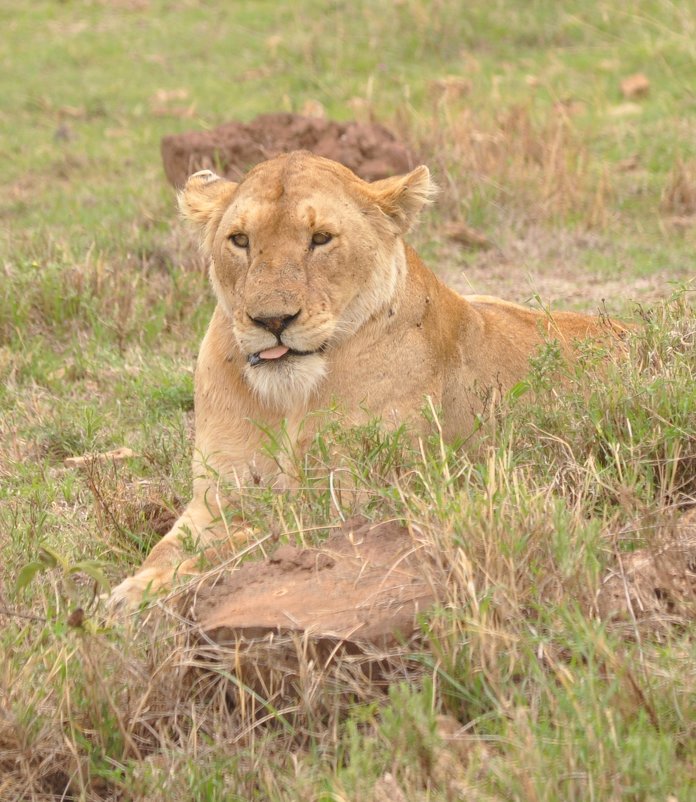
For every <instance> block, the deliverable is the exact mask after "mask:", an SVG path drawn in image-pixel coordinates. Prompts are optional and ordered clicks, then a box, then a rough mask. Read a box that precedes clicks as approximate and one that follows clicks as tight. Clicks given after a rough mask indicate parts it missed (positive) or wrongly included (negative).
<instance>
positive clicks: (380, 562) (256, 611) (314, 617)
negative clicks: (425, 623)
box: [193, 522, 434, 647]
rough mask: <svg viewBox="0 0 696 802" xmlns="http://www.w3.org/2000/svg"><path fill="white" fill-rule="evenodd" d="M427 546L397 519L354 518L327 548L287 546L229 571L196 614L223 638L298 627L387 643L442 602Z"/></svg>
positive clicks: (317, 635)
mask: <svg viewBox="0 0 696 802" xmlns="http://www.w3.org/2000/svg"><path fill="white" fill-rule="evenodd" d="M420 552H421V547H420V545H419V544H418V543H416V542H414V540H413V538H412V536H411V535H410V533H409V531H408V530H407V529H405V528H404V527H402V526H399V525H397V524H396V523H393V522H390V523H381V524H370V523H365V522H360V523H359V524H358V525H357V526H356V525H355V523H354V524H353V525H352V526H351V524H350V522H349V523H348V524H346V525H345V526H344V527H343V528H342V529H341V530H340V531H339V532H337V533H335V534H333V535H331V536H330V537H329V539H328V540H327V541H326V542H325V543H324V544H323V545H322V547H321V548H320V549H319V548H317V549H313V548H312V549H298V548H295V547H294V546H290V545H283V546H280V547H279V548H278V549H277V550H276V552H275V553H274V554H273V555H272V556H271V557H269V558H268V559H266V560H262V561H259V562H253V563H246V564H244V565H242V566H241V567H240V568H238V569H236V570H235V571H232V572H228V573H226V574H224V575H223V576H221V577H220V578H219V579H217V581H216V582H215V584H214V586H212V587H208V588H203V589H202V590H200V591H199V592H198V594H197V597H196V600H195V603H194V606H193V616H194V619H195V620H196V621H197V622H198V624H199V626H200V628H201V630H202V631H203V632H204V633H206V635H207V637H209V638H211V639H212V640H214V641H216V642H218V643H229V642H236V641H237V640H238V639H239V638H240V637H244V638H247V639H251V638H258V637H265V636H266V635H268V634H273V635H275V636H277V635H280V634H283V633H291V632H292V633H301V634H303V635H306V636H309V637H311V638H312V639H314V640H321V639H329V640H332V641H345V642H348V641H350V642H353V643H355V644H361V643H371V644H374V645H377V646H380V647H387V646H390V645H393V644H395V643H397V642H400V641H401V640H402V639H403V638H408V637H410V636H411V635H412V634H413V632H414V630H415V628H416V626H415V625H416V615H417V613H418V612H419V611H422V610H424V609H426V608H427V607H430V606H431V605H432V603H433V601H434V596H433V591H432V588H431V587H430V585H429V584H428V582H427V579H426V577H425V576H424V575H423V574H424V572H423V565H422V564H423V557H422V555H421V553H420Z"/></svg>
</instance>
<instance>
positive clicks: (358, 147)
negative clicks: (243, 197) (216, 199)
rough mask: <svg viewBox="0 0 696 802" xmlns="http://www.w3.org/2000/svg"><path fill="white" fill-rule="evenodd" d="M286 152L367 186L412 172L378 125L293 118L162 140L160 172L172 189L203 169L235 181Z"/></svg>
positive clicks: (405, 153) (407, 156) (400, 148)
mask: <svg viewBox="0 0 696 802" xmlns="http://www.w3.org/2000/svg"><path fill="white" fill-rule="evenodd" d="M291 150H310V151H312V153H316V154H317V155H319V156H326V157H327V158H329V159H334V161H337V162H341V164H345V165H346V167H349V168H350V169H351V170H353V172H355V173H356V174H357V175H359V176H360V177H361V178H364V179H366V180H368V181H374V180H375V179H378V178H386V177H387V176H390V175H396V174H397V173H405V172H408V171H409V170H411V169H412V168H413V167H415V166H416V160H415V159H414V156H413V154H412V153H411V152H410V151H409V149H408V148H407V147H406V146H405V145H404V144H403V143H401V142H399V141H398V139H397V138H396V137H395V136H394V134H392V133H391V132H390V131H388V130H387V129H386V128H384V126H382V125H378V124H376V123H356V122H351V123H338V122H334V121H333V120H324V119H320V118H317V117H303V116H301V115H299V114H285V113H283V114H263V115H260V116H259V117H256V118H255V119H254V120H252V122H250V123H248V124H244V123H240V122H229V123H225V124H224V125H221V126H219V127H218V128H214V129H213V130H212V131H190V132H186V133H183V134H172V135H170V136H165V137H163V139H162V161H163V163H164V172H165V173H166V175H167V178H168V179H169V182H170V183H171V184H172V185H173V186H174V187H176V188H179V187H182V186H183V185H184V183H185V182H186V179H187V178H188V177H189V176H190V175H191V173H195V172H196V171H197V170H203V169H208V170H214V171H215V172H217V173H220V174H221V175H224V176H226V177H227V178H231V179H233V180H235V181H236V180H239V179H240V178H241V177H242V176H243V175H244V173H246V172H247V170H249V168H251V167H253V166H254V165H255V164H258V163H259V162H261V161H265V160H266V159H270V158H271V157H273V156H277V155H278V154H280V153H287V152H289V151H291Z"/></svg>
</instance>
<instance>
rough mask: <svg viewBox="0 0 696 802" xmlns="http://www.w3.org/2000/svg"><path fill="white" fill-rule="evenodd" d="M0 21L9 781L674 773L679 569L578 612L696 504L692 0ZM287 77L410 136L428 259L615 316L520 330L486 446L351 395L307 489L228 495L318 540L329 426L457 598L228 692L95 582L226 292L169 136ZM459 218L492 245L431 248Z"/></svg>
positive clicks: (2, 594)
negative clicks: (178, 192)
mask: <svg viewBox="0 0 696 802" xmlns="http://www.w3.org/2000/svg"><path fill="white" fill-rule="evenodd" d="M0 22H1V23H2V27H3V31H4V32H5V35H4V37H3V41H2V44H1V45H0V59H1V61H2V65H3V69H2V70H0V123H2V125H0V129H1V130H2V131H3V133H2V136H1V138H0V154H1V155H2V157H3V164H4V170H3V178H2V181H3V191H2V199H1V200H0V219H2V222H3V226H2V231H1V232H0V233H2V236H1V237H0V260H1V261H0V265H1V268H0V269H1V270H2V278H3V285H4V289H5V291H4V293H3V294H2V298H0V379H1V381H0V404H1V405H2V415H1V416H0V443H1V445H0V478H1V480H2V481H1V482H0V551H1V553H2V562H3V569H2V571H0V621H2V630H1V631H0V644H1V648H0V668H1V670H0V799H1V800H5V799H7V800H8V801H9V800H25V799H26V800H45V799H79V800H95V802H96V800H116V799H136V800H148V799H153V800H154V799H161V798H167V799H173V800H189V799H191V800H193V799H195V800H229V799H244V800H247V799H279V800H280V799H283V800H284V799H317V800H342V799H354V800H361V799H374V800H380V799H391V800H398V799H407V800H416V799H418V800H421V799H423V800H425V799H429V800H454V799H481V800H494V799H496V800H497V799H522V800H549V802H550V801H551V800H575V799H577V800H586V799H596V800H618V799H630V800H653V799H664V800H667V799H669V798H675V799H678V800H679V802H683V800H687V799H690V798H692V796H693V788H694V787H693V768H694V764H695V763H696V753H695V752H694V743H696V738H695V737H694V736H695V733H694V724H693V722H694V721H695V720H696V710H694V699H695V698H696V688H695V683H696V679H695V676H694V672H693V665H694V663H693V660H694V637H693V610H694V608H693V595H691V596H689V594H688V592H682V590H680V587H681V586H680V585H679V582H680V581H683V577H684V576H686V574H685V573H684V572H685V571H686V568H685V565H686V563H685V561H683V562H682V568H683V574H682V578H681V580H680V578H679V576H677V577H676V578H674V577H673V578H672V581H670V582H667V583H666V584H665V585H664V586H663V587H662V588H661V593H662V594H663V597H664V598H663V599H662V602H661V603H660V604H658V606H657V612H656V611H655V609H653V608H651V609H647V608H646V609H644V610H642V611H641V609H640V606H639V605H636V606H635V607H634V608H631V609H630V610H628V611H626V610H624V614H623V615H619V616H617V617H616V618H615V619H614V618H612V617H608V616H606V615H604V614H600V613H601V606H602V599H603V598H604V597H605V596H603V595H602V594H605V595H606V592H607V585H606V582H605V580H606V577H607V575H608V574H607V572H610V571H611V570H614V569H616V567H617V566H618V565H620V564H623V563H622V561H628V560H630V559H631V555H633V554H641V553H643V550H646V551H647V553H663V552H665V550H669V549H670V548H672V547H673V545H674V542H675V537H676V533H677V532H678V528H679V526H680V520H681V515H682V511H683V510H684V509H686V508H688V507H689V506H690V505H693V503H694V499H696V484H695V480H694V477H695V476H696V423H695V421H696V395H695V390H694V388H695V387H696V381H695V379H696V363H695V361H694V354H695V353H696V340H695V338H696V320H695V317H694V307H693V290H694V285H693V274H694V271H693V252H694V246H695V245H696V234H695V232H696V223H695V222H694V213H695V212H696V205H695V204H696V201H695V200H694V198H696V178H695V173H694V170H695V165H696V144H695V143H696V97H695V95H694V91H693V86H692V82H690V81H689V79H688V76H690V75H692V74H693V73H694V67H695V66H696V65H695V63H694V62H695V61H696V44H694V43H695V42H696V37H695V36H694V34H695V33H696V13H695V12H694V9H693V8H692V7H691V6H690V5H689V4H678V3H670V2H667V1H666V0H641V2H638V3H634V4H633V5H632V6H631V7H630V9H629V8H628V7H626V8H622V7H618V6H617V5H616V4H614V3H607V2H601V0H597V1H596V2H593V3H579V2H568V3H564V4H562V8H561V7H559V4H557V3H549V2H541V1H540V2H535V3H532V4H530V3H523V2H516V1H515V0H507V2H503V1H502V0H494V1H493V2H486V3H482V2H474V3H469V4H468V5H467V6H466V9H463V8H462V6H461V4H459V3H454V2H450V0H438V2H433V3H429V4H427V3H424V2H422V0H405V2H393V3H388V4H386V3H372V2H367V0H364V1H363V2H358V3H353V4H345V3H341V2H335V3H331V4H325V3H318V2H314V1H313V0H302V2H300V3H295V4H292V5H290V4H288V5H285V4H271V3H265V2H262V0H255V1H254V2H248V3H244V4H232V5H230V4H224V3H219V2H215V1H212V2H210V3H207V4H205V5H204V6H201V5H200V4H199V3H194V2H189V0H182V1H181V2H178V3H168V2H167V3H165V2H161V1H160V0H114V2H109V3H106V2H87V0H79V1H78V2H73V3H60V4H57V3H53V2H48V0H39V2H35V3H31V4H22V3H19V2H14V3H13V2H10V3H9V4H8V3H5V4H4V6H3V8H2V9H1V10H0ZM639 71H641V72H644V73H645V74H646V75H647V77H648V78H649V80H650V90H649V93H648V95H647V96H646V97H644V98H639V99H625V98H623V97H622V96H621V93H620V90H619V82H620V80H621V79H622V78H624V77H626V76H627V75H630V74H632V73H635V72H639ZM447 76H455V77H456V78H457V79H458V80H456V81H454V82H452V81H451V80H450V82H449V84H447V82H445V83H444V84H443V79H445V78H446V77H447ZM447 85H449V87H450V89H449V90H446V89H445V90H443V88H442V87H443V86H445V87H446V86H447ZM307 101H319V102H320V103H321V104H322V105H323V106H324V108H325V109H326V111H327V113H328V114H329V115H331V116H334V117H336V118H339V119H349V118H352V117H353V116H354V115H358V116H361V117H365V118H369V117H371V116H374V117H375V118H377V119H379V120H382V121H387V122H390V123H391V124H392V125H394V126H395V127H396V128H397V129H398V130H399V131H401V132H403V133H404V135H405V136H407V138H408V139H409V141H410V143H411V144H412V146H413V147H414V148H416V149H417V150H418V152H419V153H420V154H421V156H422V158H423V159H424V160H425V161H426V162H427V163H429V164H430V165H431V167H432V168H433V172H434V174H435V177H436V180H437V181H438V183H439V184H440V186H441V188H442V192H441V195H440V198H439V202H438V204H437V205H436V206H435V207H433V209H432V211H430V212H429V213H428V215H427V216H426V217H425V218H424V221H423V224H422V226H421V228H420V229H419V231H417V232H415V234H414V235H413V241H414V243H415V244H416V245H417V246H418V247H419V249H420V250H421V252H422V253H423V254H424V255H425V256H426V258H427V260H428V262H429V264H430V265H431V266H432V267H434V268H435V269H436V270H437V271H438V272H439V273H440V274H441V275H443V276H444V277H446V278H447V279H448V280H449V281H450V283H452V284H454V285H455V286H458V287H466V286H468V284H474V285H475V289H476V291H479V292H490V293H500V294H503V295H506V296H507V297H511V298H514V299H517V300H523V299H524V298H532V297H533V296H534V295H535V294H538V296H539V297H538V301H540V302H541V303H542V304H547V303H552V304H553V305H554V307H560V306H574V307H579V308H586V309H587V308H589V309H592V308H595V307H596V306H597V305H598V304H599V303H600V302H601V300H602V299H603V298H604V299H606V306H607V308H608V309H609V311H610V312H611V314H613V315H617V316H624V317H627V318H630V319H633V320H634V321H635V322H636V323H637V331H636V333H635V335H634V336H633V337H632V339H631V342H630V344H629V356H628V357H627V358H625V359H622V360H616V361H610V363H609V364H608V365H607V364H606V361H603V360H602V358H601V355H599V354H596V353H593V352H592V351H591V350H588V352H587V353H585V354H583V358H582V360H581V368H582V370H581V372H579V373H578V374H575V373H571V374H570V375H569V376H568V377H567V382H568V387H567V390H566V391H563V392H561V391H559V390H557V389H556V388H555V387H554V385H553V384H552V382H551V379H550V377H551V375H552V374H553V371H554V370H555V369H557V368H558V365H557V362H556V360H555V356H554V353H553V351H552V350H549V351H548V352H546V353H544V354H543V355H540V357H539V358H538V359H537V360H536V361H535V362H534V364H533V365H532V370H531V373H530V378H529V381H528V383H526V384H525V385H524V386H520V387H519V388H517V389H518V393H517V394H518V395H519V397H518V398H511V399H509V400H508V401H507V402H506V404H505V405H504V407H503V408H501V410H500V412H499V414H498V416H497V418H496V422H495V423H496V425H495V426H494V427H493V428H492V429H491V431H488V432H487V433H486V434H485V435H484V436H483V437H482V438H481V440H480V442H479V443H477V444H476V446H475V447H470V448H469V449H467V450H464V449H462V448H457V447H453V446H448V445H446V444H443V443H440V442H439V441H438V439H437V437H434V438H432V440H431V441H430V442H428V443H425V444H423V448H422V449H416V450H413V449H412V448H411V446H410V445H409V441H408V439H407V438H404V437H401V436H398V435H389V434H386V433H384V432H382V431H381V430H380V429H379V427H378V426H376V425H375V426H372V427H367V428H366V429H364V430H361V431H357V432H344V431H343V430H342V429H341V427H340V425H338V424H337V426H336V428H335V429H334V430H329V431H327V432H326V433H324V435H323V439H322V438H320V439H319V440H318V441H317V443H316V444H315V448H314V449H313V451H312V454H311V455H310V457H308V459H307V461H306V464H305V465H304V468H305V470H306V477H307V480H308V486H307V488H306V489H304V490H302V491H301V492H299V493H298V494H296V495H292V496H279V497H271V496H270V495H269V494H268V493H264V492H262V491H259V492H258V493H250V497H249V499H247V500H245V504H246V508H247V511H248V514H249V516H250V517H251V518H252V519H253V520H255V521H256V522H257V523H258V525H259V527H260V528H261V530H262V531H263V532H275V533H277V534H278V535H279V536H280V537H281V538H284V539H288V540H296V541H298V542H315V541H316V539H317V538H320V537H321V532H322V531H324V532H325V531H326V530H327V529H328V528H330V527H332V526H335V525H336V524H338V523H339V515H338V513H337V510H336V506H335V503H334V501H333V500H332V498H331V494H330V493H329V491H328V490H327V489H326V488H325V487H324V485H325V481H323V478H324V477H325V475H326V471H327V469H328V468H329V464H328V462H329V454H330V453H331V451H332V448H331V446H332V444H333V443H334V442H335V440H336V439H341V440H342V441H343V443H344V445H345V448H344V450H345V451H346V452H347V464H346V466H344V467H345V469H346V470H348V471H350V472H351V473H352V474H354V476H355V481H356V482H357V483H358V486H359V487H360V488H361V489H362V490H363V491H364V492H362V493H360V494H357V495H355V497H350V496H348V495H346V494H344V495H342V501H343V503H344V509H343V510H342V512H343V514H344V515H346V516H348V515H352V514H356V513H360V514H364V515H367V516H368V517H369V518H370V519H371V520H375V521H379V520H385V519H397V520H399V521H403V522H406V523H408V524H409V526H410V527H411V528H412V531H414V532H416V533H417V536H418V538H419V540H420V541H421V543H422V545H423V548H424V550H425V553H426V554H428V555H429V556H430V559H429V560H427V561H425V562H424V570H427V571H429V572H432V576H433V581H436V582H439V583H441V584H442V585H443V587H444V588H445V594H444V597H443V599H442V602H441V604H440V605H439V606H438V608H437V609H436V610H434V611H432V612H431V613H429V614H427V615H426V616H424V618H423V620H422V622H421V627H422V632H421V635H420V638H419V639H418V640H417V642H415V643H413V644H407V645H404V647H403V649H401V650H399V651H398V654H396V655H392V657H393V659H394V661H395V662H394V666H395V668H394V671H395V673H396V674H397V675H398V676H397V677H396V678H395V681H394V682H393V684H392V685H391V687H390V688H389V691H388V692H385V691H384V689H382V688H380V687H377V686H376V685H374V686H373V685H370V684H369V683H362V684H361V685H356V683H355V675H354V673H351V672H352V671H353V667H352V666H351V665H350V664H348V663H340V661H339V665H338V666H337V667H336V668H335V669H332V670H331V671H328V670H327V671H322V670H320V669H319V668H317V665H316V664H310V663H308V662H306V661H305V662H304V663H301V666H302V671H301V672H300V674H301V678H300V679H296V680H293V678H292V677H288V676H286V675H284V674H283V673H282V672H280V673H278V674H276V675H273V677H272V678H271V679H272V683H276V684H275V685H273V684H272V683H271V685H269V686H268V688H267V691H268V692H267V693H266V694H264V693H259V692H258V690H256V689H255V688H254V687H253V686H252V685H251V684H246V685H245V684H243V683H242V684H241V685H240V684H239V682H238V683H237V685H236V686H235V685H234V682H235V676H236V675H234V674H230V673H229V672H228V671H227V670H226V669H225V668H224V666H223V667H220V665H217V667H215V666H213V667H212V668H211V666H210V665H208V668H207V673H206V671H203V672H202V673H201V672H200V666H199V665H198V663H199V662H200V661H201V660H202V659H203V658H202V657H201V655H200V654H199V653H198V652H197V651H196V650H195V649H194V647H193V645H192V643H190V642H189V641H188V639H187V633H186V632H183V631H182V628H181V627H177V626H175V625H172V623H171V622H170V621H164V622H160V623H159V624H158V623H156V622H152V621H148V622H145V623H143V624H142V626H141V628H140V629H139V630H136V631H132V630H131V629H129V628H127V627H124V626H121V625H113V624H112V625H108V626H107V625H106V624H105V623H104V620H103V616H102V615H101V613H100V610H99V607H98V605H97V602H96V601H95V592H96V591H98V590H99V585H100V583H101V582H102V581H110V582H115V581H117V580H118V579H120V578H121V577H123V576H124V575H126V574H127V573H129V572H130V571H132V569H133V567H134V566H135V565H137V564H138V563H139V561H140V560H141V559H142V555H143V553H144V552H145V551H147V549H148V548H149V546H150V545H151V544H152V542H153V541H154V540H155V539H156V538H157V536H158V535H159V534H161V533H162V531H163V530H164V529H166V526H167V523H168V521H169V520H171V516H172V514H173V513H174V512H175V511H176V510H178V509H180V507H181V505H182V503H184V502H185V500H186V499H187V497H188V494H189V484H190V479H191V477H190V469H189V460H190V447H191V446H190V431H191V425H192V413H191V405H192V366H193V362H194V359H195V353H196V349H197V347H198V343H199V341H200V338H201V336H202V333H203V331H204V329H205V326H206V323H207V320H208V318H209V316H210V313H211V310H212V299H211V293H210V290H209V287H208V283H207V278H206V275H205V266H204V265H203V264H202V263H201V259H200V256H199V255H198V253H197V251H196V249H195V247H194V246H193V244H192V243H191V242H190V240H189V238H188V235H187V233H186V232H185V231H184V230H183V228H182V227H181V226H180V224H179V223H178V221H177V219H176V215H175V211H174V199H173V193H172V191H171V190H170V189H169V188H168V187H167V186H166V184H165V181H164V178H163V175H162V170H161V166H160V162H159V140H160V137H161V136H162V135H164V134H166V133H173V132H177V131H182V130H187V129H192V128H201V127H208V126H214V125H216V124H218V123H220V122H222V121H224V120H227V119H229V118H232V117H234V118H239V119H250V118H251V117H253V116H254V115H256V114H258V113H262V112H269V111H276V110H279V109H290V110H295V111H297V110H300V109H302V107H303V105H304V104H305V103H306V102H307ZM462 220H465V221H466V222H467V224H469V225H471V226H473V227H474V228H475V229H477V230H478V231H481V232H483V233H484V234H485V235H486V237H487V238H488V239H489V240H490V241H491V242H492V243H493V245H494V247H493V248H491V249H489V250H475V249H474V250H467V249H465V248H463V247H462V246H461V245H459V244H457V243H454V242H452V241H451V239H450V237H449V235H448V232H449V231H450V226H451V225H452V224H456V223H457V222H458V221H462ZM465 279H466V281H465ZM467 282H468V284H467ZM430 414H432V413H430ZM120 446H127V447H129V448H131V449H132V450H133V452H134V454H135V456H133V457H132V458H130V459H127V460H125V461H123V462H118V463H109V462H106V463H102V464H97V465H95V466H93V468H92V469H91V470H88V471H85V470H78V469H75V468H67V467H65V465H64V459H65V457H69V456H80V455H83V454H85V453H91V452H105V451H108V450H110V449H114V448H117V447H120ZM317 533H319V534H317ZM32 565H33V566H36V567H35V569H30V571H31V570H35V573H34V574H33V575H32V576H31V577H30V576H29V573H28V572H27V566H32ZM23 571H24V574H23V573H22V572H23ZM22 576H24V578H25V580H26V581H25V582H21V581H20V583H19V584H20V585H23V587H19V588H18V586H17V580H18V578H21V577H22ZM653 596H654V594H653ZM654 601H655V599H654V598H653V602H654ZM658 602H660V599H658ZM77 608H81V609H83V610H84V619H83V620H82V621H80V620H79V616H78V617H75V615H74V614H75V611H76V609H77ZM197 671H198V673H196V672H197ZM201 677H203V679H201ZM206 677H207V679H205V678H206ZM196 678H198V679H196ZM397 679H398V681H396V680H397ZM230 682H232V684H233V686H234V687H233V690H232V691H230V690H229V689H230ZM269 682H270V680H269ZM293 683H294V685H293ZM281 691H282V692H281ZM227 692H231V693H232V695H233V697H234V699H235V700H236V703H237V704H236V706H235V707H232V708H230V707H229V706H228V705H227V704H222V700H223V698H224V696H225V693H227Z"/></svg>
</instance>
